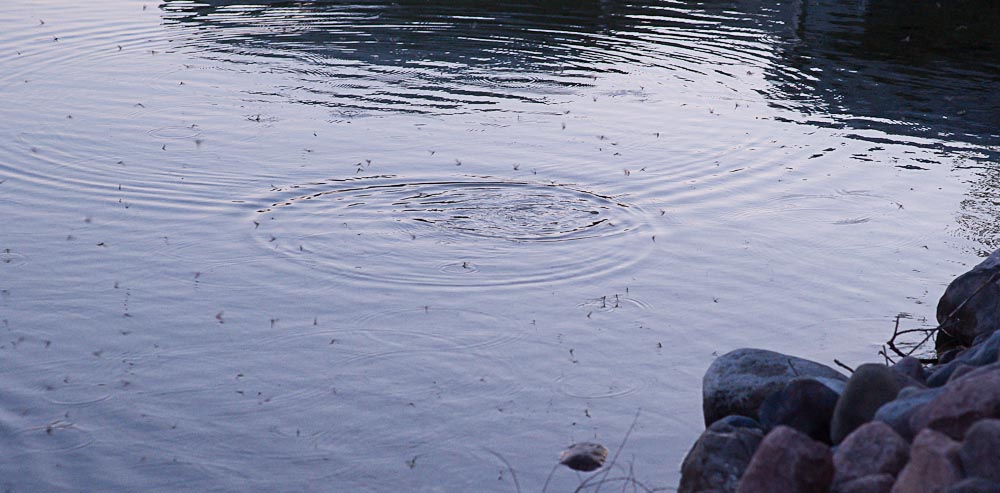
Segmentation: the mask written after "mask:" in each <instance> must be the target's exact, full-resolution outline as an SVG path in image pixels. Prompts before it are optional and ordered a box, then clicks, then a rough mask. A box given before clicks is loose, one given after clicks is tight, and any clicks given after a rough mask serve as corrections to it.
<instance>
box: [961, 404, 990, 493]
mask: <svg viewBox="0 0 1000 493" xmlns="http://www.w3.org/2000/svg"><path fill="white" fill-rule="evenodd" d="M958 455H959V457H961V459H962V469H963V470H964V471H965V475H966V476H969V477H979V478H983V479H989V480H991V481H994V482H1000V467H998V466H1000V420H997V419H984V420H981V421H978V422H976V424H974V425H972V426H971V427H970V428H969V431H968V432H966V434H965V441H964V442H962V448H961V449H960V450H959V452H958Z"/></svg>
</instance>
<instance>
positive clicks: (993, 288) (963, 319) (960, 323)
mask: <svg viewBox="0 0 1000 493" xmlns="http://www.w3.org/2000/svg"><path fill="white" fill-rule="evenodd" d="M994 276H1000V250H997V251H995V252H993V254H992V255H990V256H989V257H987V258H986V260H984V261H983V262H982V263H980V264H979V265H977V266H975V267H973V268H972V270H970V271H969V272H966V273H965V274H962V275H961V276H958V277H957V278H955V280H954V281H952V282H951V284H949V285H948V288H947V289H946V290H945V292H944V294H943V295H942V296H941V300H940V301H938V306H937V321H938V324H940V325H941V326H942V328H943V329H945V330H941V331H938V333H937V339H936V340H935V347H936V348H937V352H938V354H941V353H943V352H945V351H947V350H949V349H951V348H954V347H958V346H970V345H972V343H973V341H974V340H975V339H976V338H977V337H979V336H983V335H986V334H989V333H990V332H993V331H994V330H996V328H997V327H1000V304H998V303H997V300H1000V284H998V283H997V279H998V278H1000V277H994ZM963 303H964V304H963ZM952 313H954V315H953V316H952ZM949 316H950V319H949Z"/></svg>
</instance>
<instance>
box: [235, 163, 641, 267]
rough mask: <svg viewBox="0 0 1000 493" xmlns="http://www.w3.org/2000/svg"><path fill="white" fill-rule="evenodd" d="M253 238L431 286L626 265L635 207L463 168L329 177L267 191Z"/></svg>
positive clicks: (296, 255)
mask: <svg viewBox="0 0 1000 493" xmlns="http://www.w3.org/2000/svg"><path fill="white" fill-rule="evenodd" d="M274 192H275V193H276V194H278V197H276V198H275V200H273V201H272V203H271V205H270V206H268V207H265V208H262V209H260V210H258V211H257V214H258V217H256V218H255V219H254V222H255V223H257V225H256V226H255V229H254V231H253V234H254V238H255V240H256V241H257V243H258V244H259V245H261V246H263V247H264V248H267V249H268V250H271V251H273V252H275V253H277V254H280V255H282V256H284V257H286V258H289V259H292V260H295V261H296V262H300V263H302V264H305V265H306V266H307V267H309V268H310V269H314V270H321V271H327V272H335V273H337V274H340V275H346V276H349V277H353V278H356V279H364V280H372V281H381V282H388V283H393V284H424V285H434V286H498V285H521V284H529V283H538V282H548V281H556V280H564V279H575V278H581V277H589V276H593V275H597V274H601V273H606V272H608V271H612V270H616V269H620V268H622V267H625V266H628V265H631V264H632V263H633V262H635V261H636V260H638V259H640V258H641V257H642V256H643V255H645V254H647V253H648V252H649V251H650V250H651V247H652V245H653V242H652V241H650V237H649V236H648V235H647V234H644V233H643V230H644V229H645V228H647V226H646V225H645V224H644V223H643V222H642V221H641V218H642V213H641V211H640V210H638V209H637V208H636V207H635V206H632V205H629V204H625V203H622V202H619V201H617V200H615V199H614V198H612V197H607V196H603V195H599V194H596V193H593V192H588V191H585V190H579V189H575V188H572V187H568V186H560V185H546V184H539V183H530V182H515V181H498V180H490V179H484V178H468V179H465V180H449V181H416V182H414V181H405V180H402V179H398V178H394V177H384V176H383V177H366V178H357V179H348V180H333V181H329V182H323V183H314V184H309V185H302V186H294V187H290V188H286V189H278V190H275V191H274Z"/></svg>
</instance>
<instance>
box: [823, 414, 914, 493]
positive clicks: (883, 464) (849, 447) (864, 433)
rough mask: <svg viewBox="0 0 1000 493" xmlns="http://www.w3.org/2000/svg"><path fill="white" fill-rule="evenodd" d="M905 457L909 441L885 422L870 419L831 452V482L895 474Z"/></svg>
mask: <svg viewBox="0 0 1000 493" xmlns="http://www.w3.org/2000/svg"><path fill="white" fill-rule="evenodd" d="M909 457H910V444H909V443H907V441H906V440H905V439H903V437H901V436H899V434H898V433H896V432H895V431H894V430H893V429H892V428H891V427H890V426H889V425H887V424H885V423H883V422H881V421H872V422H869V423H866V424H864V425H862V426H860V427H858V429H856V430H854V432H853V433H851V434H850V435H847V438H845V439H844V441H843V442H842V443H841V444H840V447H837V452H836V453H834V454H833V465H834V468H835V469H836V473H835V474H834V478H833V482H834V483H835V484H840V483H845V482H848V481H851V480H854V479H858V478H861V477H864V476H872V475H877V474H889V475H890V476H892V477H895V476H896V474H898V473H899V471H901V470H902V469H903V466H905V465H906V461H907V460H908V459H909ZM891 484H892V483H891V482H890V486H891Z"/></svg>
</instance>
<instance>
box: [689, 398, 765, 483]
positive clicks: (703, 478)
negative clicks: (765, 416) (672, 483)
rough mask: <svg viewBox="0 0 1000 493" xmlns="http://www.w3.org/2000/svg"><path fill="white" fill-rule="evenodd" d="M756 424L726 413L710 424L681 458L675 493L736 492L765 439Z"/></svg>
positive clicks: (747, 419)
mask: <svg viewBox="0 0 1000 493" xmlns="http://www.w3.org/2000/svg"><path fill="white" fill-rule="evenodd" d="M753 425H756V426H753ZM759 426H760V425H759V424H757V422H756V421H754V420H752V419H750V418H746V417H744V416H727V417H725V418H723V419H720V420H718V421H716V422H715V423H712V426H709V427H708V429H707V430H705V432H704V433H702V434H701V437H699V438H698V441H697V442H695V444H694V446H693V447H691V450H690V451H689V452H688V454H687V456H686V457H685V458H684V463H683V464H682V465H681V483H680V486H679V487H678V489H677V491H678V493H699V492H704V493H708V492H715V493H732V492H735V491H736V487H737V484H738V483H739V480H740V476H742V475H743V471H744V470H746V468H747V464H749V463H750V459H751V458H752V457H753V454H754V452H755V451H756V450H757V446H758V445H760V441H761V440H763V439H764V433H763V432H762V431H761V430H760V429H759Z"/></svg>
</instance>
